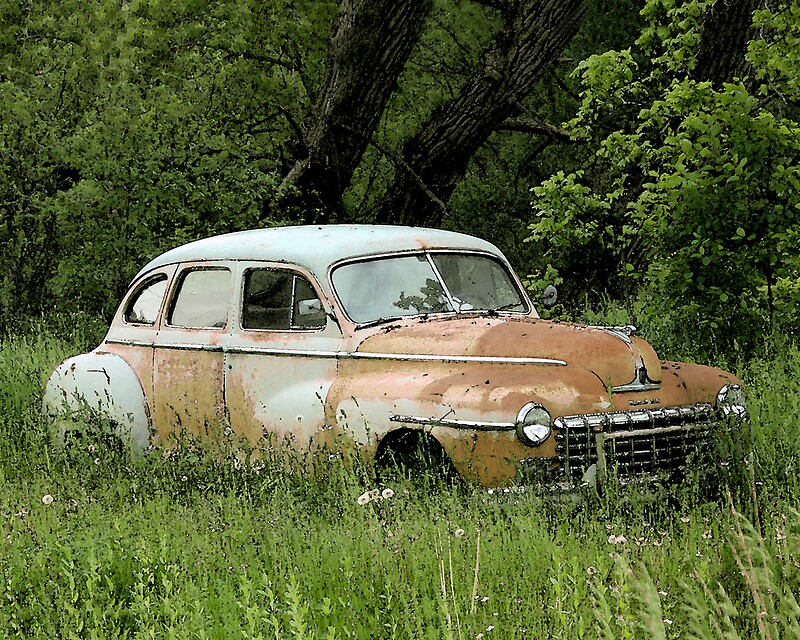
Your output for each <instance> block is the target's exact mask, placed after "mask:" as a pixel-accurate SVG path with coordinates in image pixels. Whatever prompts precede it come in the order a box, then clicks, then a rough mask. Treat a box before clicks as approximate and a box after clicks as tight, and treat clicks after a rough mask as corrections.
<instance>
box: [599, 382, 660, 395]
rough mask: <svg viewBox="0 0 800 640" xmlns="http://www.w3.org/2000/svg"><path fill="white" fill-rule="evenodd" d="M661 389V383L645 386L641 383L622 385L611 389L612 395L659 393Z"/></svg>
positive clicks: (646, 384) (650, 383) (649, 383)
mask: <svg viewBox="0 0 800 640" xmlns="http://www.w3.org/2000/svg"><path fill="white" fill-rule="evenodd" d="M660 388H661V384H660V383H659V382H648V383H645V384H642V383H639V382H631V383H630V384H621V385H620V386H618V387H611V392H612V393H628V392H633V391H657V390H658V389H660Z"/></svg>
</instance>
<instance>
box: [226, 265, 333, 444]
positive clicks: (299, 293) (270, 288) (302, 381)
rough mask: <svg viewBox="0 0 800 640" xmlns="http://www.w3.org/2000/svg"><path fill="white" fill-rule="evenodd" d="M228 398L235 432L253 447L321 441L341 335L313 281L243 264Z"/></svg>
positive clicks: (281, 269) (289, 271)
mask: <svg viewBox="0 0 800 640" xmlns="http://www.w3.org/2000/svg"><path fill="white" fill-rule="evenodd" d="M237 295H238V298H239V299H238V302H237V304H236V318H235V328H234V330H233V331H232V333H231V336H230V340H229V343H228V347H227V352H228V353H227V366H226V371H225V374H226V383H225V394H226V404H227V408H228V415H229V420H230V424H231V427H232V429H233V431H234V433H236V434H237V435H239V436H241V437H243V438H245V439H246V440H248V441H249V443H250V444H251V445H252V446H258V445H263V444H264V443H265V442H273V443H288V444H290V445H291V446H292V448H300V449H305V448H307V447H308V446H309V445H311V444H313V443H319V442H321V441H322V440H324V437H325V436H326V435H328V434H325V433H324V432H325V397H326V395H327V393H328V389H329V388H330V386H331V384H332V382H333V380H334V378H335V376H336V368H337V353H338V351H339V349H340V345H341V341H342V334H341V330H340V329H339V326H338V325H337V324H336V322H335V321H334V320H333V319H332V315H331V312H330V305H329V304H328V302H327V300H326V299H325V297H324V296H323V295H322V294H321V290H320V288H319V287H318V286H317V285H316V283H315V282H314V279H313V278H312V277H311V275H310V274H309V273H307V272H305V271H303V270H302V269H300V268H292V267H287V266H286V265H282V264H266V263H256V262H254V263H248V264H242V265H241V268H240V273H239V286H238V287H237Z"/></svg>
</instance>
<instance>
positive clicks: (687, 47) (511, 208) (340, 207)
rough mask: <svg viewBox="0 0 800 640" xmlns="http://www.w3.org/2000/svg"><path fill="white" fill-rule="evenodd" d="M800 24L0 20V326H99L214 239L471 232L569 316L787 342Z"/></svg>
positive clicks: (693, 5)
mask: <svg viewBox="0 0 800 640" xmlns="http://www.w3.org/2000/svg"><path fill="white" fill-rule="evenodd" d="M729 4H730V5H731V7H728V5H729ZM717 5H719V6H717ZM726 7H727V9H726ZM799 23H800V16H799V15H798V9H797V7H796V5H795V3H790V2H777V1H776V2H769V3H767V2H766V1H765V0H747V2H742V3H716V4H715V3H710V2H707V1H696V0H695V1H681V0H659V1H656V0H651V1H648V2H645V1H644V0H642V1H641V2H640V3H630V2H624V1H623V0H609V1H608V2H603V3H599V2H597V3H590V2H586V1H584V0H558V1H557V0H391V1H390V0H341V1H339V2H336V1H332V0H331V1H324V0H296V1H292V2H289V1H288V0H274V1H272V2H269V3H266V2H257V1H255V0H238V1H236V2H234V1H230V0H229V1H226V0H216V1H214V0H172V1H168V0H165V1H160V2H148V1H145V0H140V1H137V0H134V1H130V2H126V1H122V0H89V1H83V2H77V1H75V0H65V1H64V2H60V3H46V2H37V1H25V2H23V1H21V0H0V27H1V28H0V104H2V110H1V111H0V149H1V152H0V240H1V241H2V244H0V268H2V274H3V276H2V280H0V328H2V326H9V325H10V324H11V323H12V321H13V320H14V319H16V318H21V317H25V316H30V315H32V314H38V313H41V312H43V311H47V310H54V309H55V310H61V311H75V310H83V311H89V312H91V313H94V314H105V315H107V314H109V313H110V312H111V310H113V308H114V307H115V306H116V304H117V301H118V298H119V296H120V295H121V293H122V292H123V291H124V288H125V286H126V284H127V282H128V280H129V279H130V277H131V276H132V275H133V274H134V273H135V272H136V270H137V269H138V268H139V267H140V266H141V265H142V264H143V263H144V262H145V261H146V260H147V259H148V258H149V257H151V256H153V255H154V254H156V253H158V252H160V251H162V250H163V249H165V248H167V247H171V246H174V245H176V244H179V243H181V242H183V241H186V240H189V239H193V238H195V237H198V236H205V235H209V234H212V233H219V232H224V231H230V230H236V229H242V228H252V227H255V226H265V225H275V224H286V223H300V222H315V223H321V222H350V221H355V222H387V223H405V224H421V225H432V226H444V227H449V228H453V229H462V230H468V231H470V232H472V233H475V234H477V235H481V236H484V237H487V238H489V239H491V240H493V241H494V242H496V243H497V244H499V245H500V246H501V248H503V249H504V250H505V251H506V252H507V254H508V255H509V256H510V257H511V259H512V261H513V262H515V263H516V265H517V267H518V268H519V269H520V270H521V271H522V272H523V273H530V274H536V276H535V277H532V282H534V283H537V284H538V281H539V280H540V279H542V278H545V277H548V278H558V279H559V280H562V281H563V282H564V283H565V285H566V289H567V294H568V297H569V298H571V299H573V300H579V301H583V300H585V299H586V296H594V295H602V296H609V297H611V298H612V299H620V300H623V301H625V302H626V303H628V304H630V305H633V301H634V300H635V299H636V297H637V296H641V295H642V292H646V294H647V295H648V296H649V297H648V299H649V300H652V301H653V303H656V302H658V301H659V300H664V301H667V300H673V299H677V300H679V301H680V304H679V305H678V307H677V309H674V308H672V307H670V308H669V309H668V310H669V311H670V313H671V314H672V315H671V316H670V317H674V318H676V319H678V318H680V317H698V316H699V317H701V318H702V320H703V322H704V323H705V326H707V327H708V329H709V331H711V332H712V333H713V331H714V330H715V329H716V327H719V326H729V325H730V323H731V322H732V321H733V320H738V321H741V322H742V323H743V327H742V328H741V330H742V331H745V332H750V333H752V332H753V331H754V330H755V329H757V330H758V331H761V330H762V328H765V327H767V325H768V324H769V321H770V320H771V321H773V322H777V323H780V322H782V323H784V325H787V326H788V325H789V324H790V323H791V322H793V321H794V320H795V318H794V316H793V314H794V308H795V305H794V303H795V301H796V299H797V298H798V297H800V294H798V293H797V286H796V284H797V268H798V265H797V257H796V256H797V244H798V234H797V223H796V216H797V207H798V191H799V189H798V175H797V165H798V162H797V156H798V113H797V109H798V91H800V90H799V89H798V69H800V65H798V60H797V56H798V46H797V38H798V31H799V30H800V27H799V26H798V24H799ZM748 43H749V44H748ZM575 69H576V70H575ZM573 70H575V71H574V72H573ZM564 122H567V124H566V125H563V124H562V123H564ZM534 187H535V188H536V190H535V193H531V189H532V188H534ZM531 201H533V206H531ZM523 239H528V240H530V241H529V242H527V243H523V242H522V241H523ZM662 306H663V305H662ZM665 308H666V307H665ZM701 310H702V311H703V313H701ZM678 312H680V313H678ZM681 314H683V315H681ZM693 314H694V315H693ZM742 319H744V320H742ZM714 325H716V327H715V326H714ZM737 331H738V329H737Z"/></svg>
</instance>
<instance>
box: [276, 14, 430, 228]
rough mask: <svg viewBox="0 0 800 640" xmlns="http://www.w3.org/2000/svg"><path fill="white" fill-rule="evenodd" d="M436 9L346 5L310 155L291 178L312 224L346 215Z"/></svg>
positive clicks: (310, 134) (331, 50)
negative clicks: (358, 174)
mask: <svg viewBox="0 0 800 640" xmlns="http://www.w3.org/2000/svg"><path fill="white" fill-rule="evenodd" d="M432 6H433V3H432V0H342V3H341V6H340V9H339V14H338V16H337V20H336V24H335V25H334V31H333V35H332V36H331V40H330V44H329V48H328V62H327V65H326V75H325V79H324V81H323V84H322V87H321V89H320V92H319V94H318V96H317V99H316V102H315V107H314V117H313V121H312V124H311V126H310V128H309V130H308V131H307V132H306V138H305V141H304V143H305V156H304V157H302V158H299V159H297V160H296V161H295V164H294V167H293V168H292V170H291V171H290V173H289V175H288V176H287V178H286V183H287V184H291V185H294V186H295V187H297V188H298V189H299V192H300V194H301V195H300V197H301V200H302V202H301V203H296V204H301V205H302V207H303V209H304V211H305V217H306V220H305V221H306V222H327V221H329V220H330V219H331V218H334V219H335V218H336V217H337V216H339V215H340V214H341V212H342V194H343V193H344V192H345V190H346V189H347V187H348V186H349V185H350V180H351V178H352V175H353V172H354V171H355V169H356V167H357V166H358V164H359V162H360V161H361V158H362V156H363V154H364V151H365V149H366V147H367V144H368V143H369V139H370V137H371V135H372V133H373V131H374V130H375V128H376V127H377V126H378V122H379V121H380V118H381V115H382V114H383V112H384V109H385V107H386V103H387V102H388V100H389V98H390V96H391V95H392V93H393V92H394V90H395V89H396V85H397V79H398V77H399V76H400V73H401V72H402V71H403V68H404V67H405V64H406V62H407V61H408V57H409V55H410V54H411V51H412V49H413V48H414V45H415V44H416V43H417V42H418V40H419V37H420V35H421V33H422V28H423V26H424V23H425V18H426V17H427V15H428V13H429V12H430V9H431V7H432Z"/></svg>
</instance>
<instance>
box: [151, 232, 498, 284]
mask: <svg viewBox="0 0 800 640" xmlns="http://www.w3.org/2000/svg"><path fill="white" fill-rule="evenodd" d="M420 249H461V250H463V249H469V250H476V251H487V252H489V253H492V254H494V255H502V254H501V253H500V251H499V250H498V249H497V247H495V246H494V245H493V244H492V243H490V242H487V241H485V240H481V239H479V238H475V237H473V236H468V235H466V234H463V233H455V232H453V231H441V230H438V229H424V228H421V227H400V226H389V225H368V224H349V225H307V226H296V227H271V228H268V229H254V230H252V231H239V232H236V233H226V234H224V235H219V236H213V237H211V238H206V239H204V240H197V241H196V242H190V243H189V244H185V245H182V246H179V247H176V248H174V249H171V250H170V251H167V252H166V253H163V254H161V255H160V256H158V257H157V258H155V259H153V260H151V261H150V262H149V263H148V264H147V265H146V266H145V267H144V268H143V269H142V270H141V271H140V272H139V274H138V275H137V276H136V277H137V278H139V277H140V276H141V275H142V274H144V273H147V272H149V271H152V270H153V269H156V268H158V267H162V266H165V265H168V264H174V263H177V262H201V261H210V260H266V261H270V262H286V263H290V264H296V265H301V266H303V267H305V268H307V269H308V270H309V271H311V272H312V273H314V274H316V275H317V276H318V277H321V276H324V274H325V273H326V272H327V270H328V267H330V265H332V264H334V263H336V262H339V261H340V260H343V259H345V258H355V257H360V256H368V255H375V254H382V253H394V252H400V251H414V250H420Z"/></svg>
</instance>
